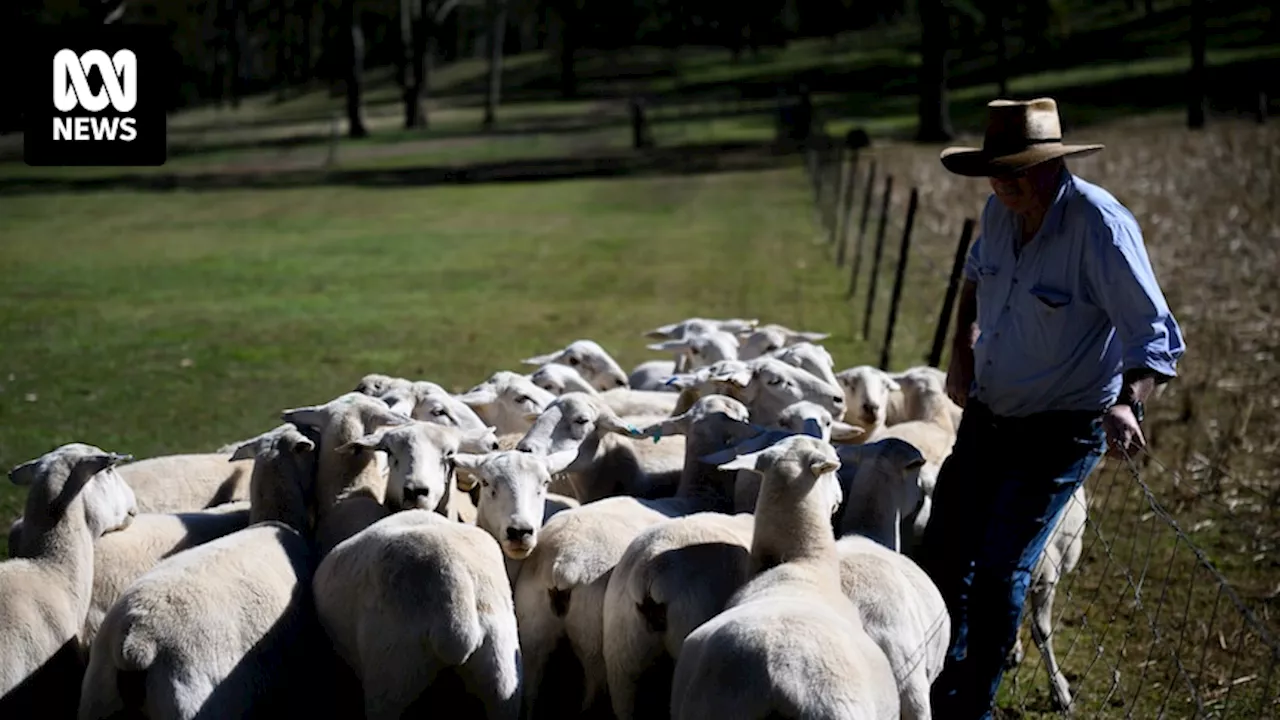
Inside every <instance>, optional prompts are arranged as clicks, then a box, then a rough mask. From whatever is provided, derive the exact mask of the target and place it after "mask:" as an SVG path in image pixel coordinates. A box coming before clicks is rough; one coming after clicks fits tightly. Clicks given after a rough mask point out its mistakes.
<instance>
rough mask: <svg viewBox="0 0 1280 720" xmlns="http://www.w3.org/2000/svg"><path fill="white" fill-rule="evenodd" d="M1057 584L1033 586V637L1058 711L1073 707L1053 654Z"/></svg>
mask: <svg viewBox="0 0 1280 720" xmlns="http://www.w3.org/2000/svg"><path fill="white" fill-rule="evenodd" d="M1056 587H1057V583H1053V582H1038V583H1034V584H1033V585H1032V586H1031V637H1032V638H1033V639H1034V640H1035V643H1036V647H1037V648H1039V650H1040V655H1041V656H1043V657H1044V667H1045V670H1047V671H1048V672H1049V684H1050V685H1051V686H1052V687H1051V692H1050V698H1051V699H1052V701H1053V705H1054V707H1055V708H1056V709H1058V710H1066V709H1067V708H1069V707H1070V706H1071V686H1070V684H1069V683H1067V678H1066V676H1065V675H1063V674H1062V668H1060V667H1058V658H1057V657H1055V656H1054V654H1053V593H1054V590H1055V589H1056Z"/></svg>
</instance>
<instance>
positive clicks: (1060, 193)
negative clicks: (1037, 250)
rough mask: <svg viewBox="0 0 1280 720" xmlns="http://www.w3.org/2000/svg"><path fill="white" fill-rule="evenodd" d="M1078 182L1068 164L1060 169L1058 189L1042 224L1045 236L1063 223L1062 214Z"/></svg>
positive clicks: (1055, 230) (1054, 231)
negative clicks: (1068, 168) (1067, 166)
mask: <svg viewBox="0 0 1280 720" xmlns="http://www.w3.org/2000/svg"><path fill="white" fill-rule="evenodd" d="M1075 191H1076V183H1075V178H1074V177H1073V176H1072V175H1071V173H1070V172H1069V171H1068V170H1067V168H1066V166H1063V167H1062V169H1060V170H1059V171H1058V189H1057V192H1056V193H1055V194H1054V197H1053V204H1052V205H1050V206H1049V212H1047V213H1045V217H1044V223H1043V225H1042V226H1041V232H1042V233H1043V235H1044V236H1046V237H1047V236H1048V235H1049V234H1050V233H1056V232H1057V230H1058V227H1059V226H1060V225H1062V216H1063V215H1064V214H1065V212H1066V206H1067V202H1068V201H1069V200H1070V199H1071V197H1072V196H1073V195H1075Z"/></svg>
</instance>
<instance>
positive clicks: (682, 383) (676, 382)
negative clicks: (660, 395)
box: [662, 373, 698, 390]
mask: <svg viewBox="0 0 1280 720" xmlns="http://www.w3.org/2000/svg"><path fill="white" fill-rule="evenodd" d="M662 384H663V385H666V386H667V387H675V388H680V389H681V390H686V389H688V388H691V387H693V386H694V385H697V384H698V377H697V376H696V375H694V374H693V373H680V374H679V375H668V376H667V379H666V380H665V381H663V383H662Z"/></svg>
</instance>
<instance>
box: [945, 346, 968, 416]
mask: <svg viewBox="0 0 1280 720" xmlns="http://www.w3.org/2000/svg"><path fill="white" fill-rule="evenodd" d="M972 384H973V344H972V343H964V342H958V343H955V344H954V345H952V346H951V360H950V361H949V362H948V363H947V397H949V398H951V402H953V403H955V404H956V405H959V406H960V407H964V404H965V401H966V400H968V399H969V386H970V385H972Z"/></svg>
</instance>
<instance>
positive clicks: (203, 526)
mask: <svg viewBox="0 0 1280 720" xmlns="http://www.w3.org/2000/svg"><path fill="white" fill-rule="evenodd" d="M248 525H249V502H248V501H238V502H234V503H225V504H223V505H218V506H216V507H212V508H209V509H208V510H200V511H197V512H189V513H173V514H170V513H140V514H139V515H138V516H137V517H135V518H134V519H133V522H132V523H131V524H130V525H129V527H128V529H126V530H122V531H120V532H113V533H107V534H106V535H103V536H102V537H101V538H99V539H98V542H97V543H95V544H94V546H93V597H92V601H91V602H90V604H89V612H88V613H87V614H86V615H85V620H84V629H83V630H81V631H80V652H81V654H82V656H83V658H84V659H85V660H86V661H87V660H88V657H89V648H90V646H91V645H92V643H93V639H94V638H95V637H97V635H98V629H99V628H100V627H101V626H102V619H103V618H104V617H106V615H107V611H108V610H110V609H111V606H112V605H114V604H115V602H116V600H117V599H119V597H120V594H121V593H122V592H124V589H125V588H126V587H128V586H129V584H130V583H132V582H133V581H134V580H136V579H138V578H139V577H142V575H143V574H145V573H146V572H147V571H148V570H151V569H152V568H153V567H155V566H156V565H157V564H158V563H160V562H161V561H162V560H164V559H165V558H167V557H171V556H173V555H176V554H177V553H180V552H182V551H184V550H187V549H189V548H193V547H198V546H200V545H203V544H205V543H207V542H210V541H213V540H217V539H218V538H220V537H223V536H226V535H230V534H231V533H233V532H236V531H237V530H243V529H244V528H246V527H248Z"/></svg>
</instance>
